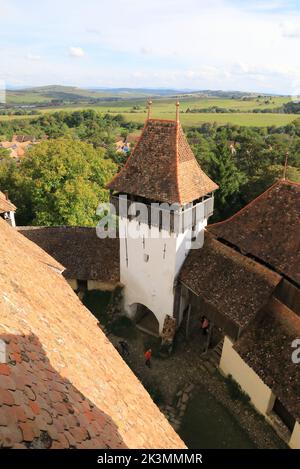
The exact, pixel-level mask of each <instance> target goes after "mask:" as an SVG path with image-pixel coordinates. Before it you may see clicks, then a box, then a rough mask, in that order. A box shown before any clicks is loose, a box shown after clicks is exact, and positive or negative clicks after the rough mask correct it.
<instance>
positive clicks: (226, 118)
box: [0, 107, 299, 127]
mask: <svg viewBox="0 0 300 469" xmlns="http://www.w3.org/2000/svg"><path fill="white" fill-rule="evenodd" d="M89 108H90V107H89ZM78 109H84V108H83V107H80V108H78V107H73V108H71V107H70V108H63V110H65V111H67V110H68V111H75V110H78ZM96 109H97V110H99V111H100V112H107V110H105V109H103V108H99V107H97V108H96ZM58 110H62V109H56V111H58ZM54 111H55V110H54V109H51V110H45V111H44V112H45V113H47V112H54ZM114 113H116V114H117V113H120V114H122V115H123V116H124V117H125V119H126V120H127V121H128V122H139V123H143V122H144V121H145V119H146V113H144V112H139V113H136V114H133V113H129V112H124V111H122V110H119V111H114ZM152 116H153V117H154V118H158V119H174V118H175V113H174V112H173V113H171V112H157V110H156V112H153V113H152ZM37 117H38V116H0V121H1V120H13V119H34V118H37ZM297 118H299V114H271V113H270V114H253V113H246V112H245V113H230V114H216V113H197V114H185V113H182V114H180V121H181V123H182V124H183V125H184V126H186V127H191V126H197V125H201V124H204V123H206V122H209V123H213V122H216V123H217V124H220V125H226V124H233V125H241V126H247V127H250V126H254V127H268V126H272V125H275V126H283V125H287V124H289V123H290V122H292V121H293V120H295V119H297Z"/></svg>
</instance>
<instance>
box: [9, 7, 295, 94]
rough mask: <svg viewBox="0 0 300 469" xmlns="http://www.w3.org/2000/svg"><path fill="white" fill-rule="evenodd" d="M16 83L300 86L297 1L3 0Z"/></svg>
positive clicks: (288, 89) (282, 89) (291, 90)
mask: <svg viewBox="0 0 300 469" xmlns="http://www.w3.org/2000/svg"><path fill="white" fill-rule="evenodd" d="M0 25H1V26H0V58H1V60H0V80H4V81H5V82H6V83H7V84H10V85H14V86H30V85H46V84H64V85H66V84H67V85H76V86H105V87H121V86H126V87H127V86H129V87H152V88H153V87H164V88H166V87H168V88H189V89H224V90H229V89H231V90H233V89H239V90H249V91H261V92H277V93H285V94H292V95H299V94H300V65H299V49H300V0H297V1H295V0H294V1H292V0H291V1H289V0H287V1H281V0H261V1H256V0H252V1H251V0H249V1H244V0H206V1H204V0H184V1H183V0H85V1H82V0H51V1H49V0H43V1H41V0H39V1H38V0H26V1H24V0H0Z"/></svg>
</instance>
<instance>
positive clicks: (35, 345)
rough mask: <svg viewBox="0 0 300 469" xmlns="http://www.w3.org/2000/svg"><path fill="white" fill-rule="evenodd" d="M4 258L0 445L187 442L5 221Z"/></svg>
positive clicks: (1, 230) (0, 242)
mask: <svg viewBox="0 0 300 469" xmlns="http://www.w3.org/2000/svg"><path fill="white" fill-rule="evenodd" d="M0 257H1V263H0V340H1V341H2V342H1V350H2V351H3V341H4V342H5V345H6V363H1V364H0V409H1V411H0V447H1V446H2V447H15V448H20V447H24V446H25V447H29V448H37V447H41V448H49V447H51V448H69V447H75V448H125V447H129V448H183V447H184V444H183V443H182V441H181V440H180V438H179V437H178V435H177V434H176V433H175V432H174V430H173V429H172V428H171V426H170V425H169V423H168V422H167V420H166V419H165V417H164V416H163V415H162V414H161V412H160V411H159V409H158V408H157V407H156V406H155V404H154V403H153V401H152V400H151V398H150V396H149V395H148V393H147V392H146V391H145V389H144V388H143V386H142V385H141V384H140V382H139V381H138V379H137V378H136V377H135V376H134V374H133V373H132V372H131V370H130V369H129V368H128V367H127V365H126V364H125V362H124V361H123V360H122V358H121V357H120V356H119V354H118V352H117V351H116V350H115V349H114V347H113V346H112V344H111V343H110V342H109V340H108V339H107V338H106V337H105V335H104V334H103V333H102V331H101V330H100V328H99V327H98V325H97V321H96V319H95V318H94V317H93V316H92V314H91V313H90V312H89V311H88V310H87V309H86V308H85V307H84V306H83V305H82V303H81V302H80V300H79V299H78V298H77V296H76V295H75V294H74V293H73V291H72V290H71V288H70V287H69V286H68V284H67V282H66V281H65V280H64V278H63V277H62V276H61V275H60V274H59V273H58V272H57V271H55V270H54V269H53V268H51V267H49V265H51V262H49V256H48V255H47V254H45V253H43V251H41V250H40V249H39V248H38V247H37V246H36V245H35V244H33V243H31V242H30V241H29V240H27V239H26V238H24V237H23V236H22V235H21V234H19V233H18V232H17V231H16V230H14V229H13V228H11V227H9V225H8V224H7V223H5V222H4V221H3V220H1V219H0ZM48 264H49V265H48ZM53 264H54V265H55V261H54V260H53ZM1 358H2V361H3V354H2V355H1Z"/></svg>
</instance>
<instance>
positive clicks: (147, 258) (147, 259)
mask: <svg viewBox="0 0 300 469" xmlns="http://www.w3.org/2000/svg"><path fill="white" fill-rule="evenodd" d="M144 261H145V262H148V261H149V254H144Z"/></svg>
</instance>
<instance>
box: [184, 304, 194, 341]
mask: <svg viewBox="0 0 300 469" xmlns="http://www.w3.org/2000/svg"><path fill="white" fill-rule="evenodd" d="M191 309H192V305H191V304H189V308H188V313H187V320H186V329H185V338H186V339H188V337H189V332H190V331H189V328H190V317H191Z"/></svg>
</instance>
